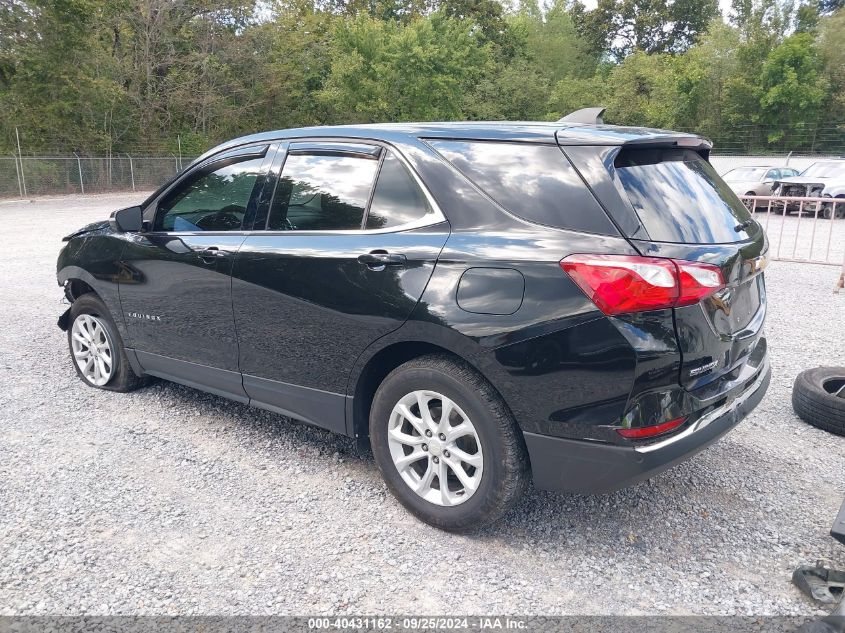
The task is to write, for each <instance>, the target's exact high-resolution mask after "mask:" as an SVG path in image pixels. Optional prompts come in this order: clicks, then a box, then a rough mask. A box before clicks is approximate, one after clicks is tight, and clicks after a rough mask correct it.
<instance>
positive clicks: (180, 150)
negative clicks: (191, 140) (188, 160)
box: [176, 134, 182, 171]
mask: <svg viewBox="0 0 845 633" xmlns="http://www.w3.org/2000/svg"><path fill="white" fill-rule="evenodd" d="M176 145H177V147H178V148H179V170H180V171H181V170H182V135H181V134H177V135H176Z"/></svg>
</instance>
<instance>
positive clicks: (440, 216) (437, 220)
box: [140, 136, 454, 237]
mask: <svg viewBox="0 0 845 633" xmlns="http://www.w3.org/2000/svg"><path fill="white" fill-rule="evenodd" d="M308 142H317V143H321V142H322V143H326V142H329V143H345V144H348V145H358V146H360V145H362V144H371V145H375V146H378V147H382V148H384V149H386V150H388V151H391V152H393V153H394V155H395V156H396V157H397V158H398V159H399V160H400V161H401V162H402V164H403V165H404V166H405V168H406V169H407V170H408V172H409V173H410V174H411V178H413V179H414V182H415V183H417V186H418V187H419V188H420V189H421V190H422V192H423V195H424V196H425V198H426V200H427V201H428V204H429V205H430V206H431V209H432V212H431V213H427V214H426V215H425V216H423V217H421V218H419V219H418V220H414V221H412V222H406V223H405V224H397V225H396V226H391V227H387V228H383V229H345V230H334V231H267V230H263V229H259V230H255V229H251V230H249V231H243V230H239V231H179V232H175V231H146V232H142V233H140V235H172V236H174V237H179V236H199V235H243V236H245V237H250V236H254V235H379V234H385V233H402V232H404V231H410V230H413V229H419V228H425V227H427V226H436V225H438V224H442V223H444V222H445V223H447V224H448V223H449V220H448V218H447V217H446V215H445V214H444V213H443V210H442V209H441V208H440V205H439V204H437V200H435V199H434V196H433V195H432V194H431V191H429V189H428V187H427V186H426V184H425V183H424V182H423V180H422V178H420V175H419V174H418V173H417V170H416V169H414V167H413V165H411V163H410V161H408V159H407V158H406V157H405V155H404V154H403V153H402V152H401V150H399V149H398V148H397V147H396V146H395V145H393V144H392V143H389V142H387V141H383V140H381V139H369V138H358V137H354V138H353V137H343V136H341V137H336V136H330V137H325V136H323V137H319V136H318V137H314V136H301V137H284V138H278V139H275V140H272V141H263V142H261V143H259V145H271V146H272V145H274V144H276V145H278V146H279V147H277V148H276V153H278V152H280V151H282V147H281V145H282V144H284V143H287V144H288V146H290V145H291V144H293V143H308ZM424 145H425V146H426V147H428V148H429V149H430V150H431V151H434V152H435V154H437V157H438V158H439V159H440V160H443V158H442V157H441V156H440V154H438V153H437V152H436V151H435V150H434V149H433V148H431V147H430V146H429V145H428V144H427V143H424ZM249 146H250V147H251V146H252V144H250V145H249ZM242 147H245V146H242ZM230 151H231V148H230V149H228V150H224V151H222V152H219V153H217V154H214V155H213V156H209V157H208V158H207V159H205V160H204V161H202V163H197V164H196V165H193V166H191V169H192V170H193V168H195V167H199V166H200V165H206V164H208V162H209V161H211V160H219V159H221V158H222V157H224V156H225V155H226V154H228V153H229V152H230ZM268 153H269V150H268ZM353 153H354V152H353ZM274 158H275V156H274ZM364 160H366V159H364ZM447 165H448V162H447ZM270 168H272V165H271V166H270V167H269V168H268V173H269V169H270ZM282 169H284V163H282ZM453 169H454V168H453ZM278 176H281V172H280V173H279V174H278ZM178 182H181V178H180V179H179V181H178ZM176 184H177V183H176V182H174V183H173V184H172V185H171V187H168V189H166V190H165V191H163V192H162V194H161V195H160V196H158V197H157V198H156V199H155V200H154V201H153V205H154V206H156V207H157V206H158V202H159V200H161V198H162V197H163V196H165V195H167V193H168V192H169V191H170V190H171V189H172V188H173V186H175V185H176ZM375 184H376V185H377V184H378V179H376V182H375ZM373 190H375V185H374V186H373Z"/></svg>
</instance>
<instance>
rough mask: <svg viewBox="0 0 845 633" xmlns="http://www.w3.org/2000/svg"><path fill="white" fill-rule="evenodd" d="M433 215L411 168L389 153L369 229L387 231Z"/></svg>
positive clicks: (368, 218) (368, 215)
mask: <svg viewBox="0 0 845 633" xmlns="http://www.w3.org/2000/svg"><path fill="white" fill-rule="evenodd" d="M433 212H434V211H433V209H432V208H431V205H430V204H429V203H428V200H427V199H426V197H425V194H424V193H423V192H422V190H421V189H420V188H419V186H418V185H417V183H416V181H414V179H413V177H412V176H411V174H410V173H409V172H408V169H407V168H406V167H405V165H403V164H402V161H400V160H399V159H398V158H397V157H396V156H395V155H394V154H393V153H392V152H388V154H387V155H386V156H385V158H384V163H383V164H382V166H381V171H380V172H379V176H378V182H377V183H376V190H375V192H373V200H372V202H371V203H370V210H369V212H368V213H367V223H366V228H368V229H386V228H390V227H394V226H399V225H402V224H408V223H410V222H414V221H416V220H420V219H422V218H424V217H425V216H426V215H428V214H430V213H433Z"/></svg>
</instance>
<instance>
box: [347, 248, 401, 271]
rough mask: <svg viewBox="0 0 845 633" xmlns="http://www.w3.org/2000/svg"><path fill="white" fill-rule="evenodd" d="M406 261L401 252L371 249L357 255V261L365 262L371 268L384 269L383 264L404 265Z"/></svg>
mask: <svg viewBox="0 0 845 633" xmlns="http://www.w3.org/2000/svg"><path fill="white" fill-rule="evenodd" d="M407 262H408V258H407V257H405V256H404V255H402V254H401V253H388V252H387V251H371V252H369V253H364V254H363V255H358V263H359V264H366V266H367V267H368V268H370V269H371V270H384V267H385V266H404V265H405V264H406V263H407Z"/></svg>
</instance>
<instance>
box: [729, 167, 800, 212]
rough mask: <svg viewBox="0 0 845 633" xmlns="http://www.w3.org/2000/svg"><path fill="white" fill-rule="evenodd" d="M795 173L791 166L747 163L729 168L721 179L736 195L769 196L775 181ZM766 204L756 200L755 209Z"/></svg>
mask: <svg viewBox="0 0 845 633" xmlns="http://www.w3.org/2000/svg"><path fill="white" fill-rule="evenodd" d="M797 175H798V170H797V169H793V168H792V167H772V166H767V165H760V166H755V165H749V166H744V167H736V168H734V169H731V170H730V171H728V172H727V173H725V175H723V176H722V179H723V180H724V181H725V182H726V183H728V186H729V187H730V188H731V189H733V192H734V193H735V194H736V195H738V196H771V195H772V194H773V193H774V188H775V182H776V181H778V180H780V179H781V178H789V177H792V176H797ZM766 206H767V204H766V203H765V202H759V201H758V204H757V207H756V209H755V210H757V209H764V208H766Z"/></svg>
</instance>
